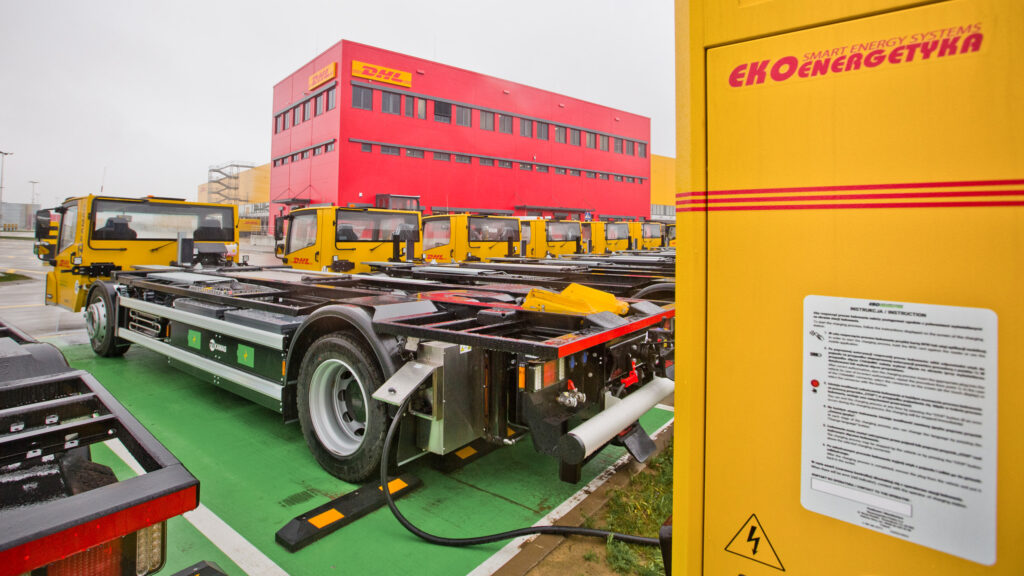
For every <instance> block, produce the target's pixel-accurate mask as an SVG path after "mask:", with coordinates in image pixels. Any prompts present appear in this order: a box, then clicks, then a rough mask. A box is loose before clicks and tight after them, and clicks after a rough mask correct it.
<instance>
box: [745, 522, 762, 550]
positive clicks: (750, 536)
mask: <svg viewBox="0 0 1024 576" xmlns="http://www.w3.org/2000/svg"><path fill="white" fill-rule="evenodd" d="M755 532H757V526H751V527H750V534H748V535H747V542H753V543H754V551H753V552H752V554H757V545H758V544H759V543H760V542H761V537H760V536H759V537H757V538H754V533H755Z"/></svg>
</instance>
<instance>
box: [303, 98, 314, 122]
mask: <svg viewBox="0 0 1024 576" xmlns="http://www.w3.org/2000/svg"><path fill="white" fill-rule="evenodd" d="M312 112H313V103H312V102H311V101H309V100H306V102H305V103H303V104H302V121H303V122H305V121H306V120H309V119H310V118H312V116H311V113H312Z"/></svg>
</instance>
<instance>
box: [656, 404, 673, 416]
mask: <svg viewBox="0 0 1024 576" xmlns="http://www.w3.org/2000/svg"><path fill="white" fill-rule="evenodd" d="M655 408H659V409H661V410H664V411H666V412H671V413H673V414H675V413H676V407H675V406H669V405H668V404H658V405H657V406H655Z"/></svg>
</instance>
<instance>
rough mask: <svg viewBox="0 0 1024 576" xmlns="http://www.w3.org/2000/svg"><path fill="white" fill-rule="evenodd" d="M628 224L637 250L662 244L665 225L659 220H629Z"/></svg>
mask: <svg viewBox="0 0 1024 576" xmlns="http://www.w3.org/2000/svg"><path fill="white" fill-rule="evenodd" d="M629 226H630V232H631V235H632V236H633V239H634V241H635V243H636V244H635V245H636V247H637V249H638V250H653V249H654V248H661V247H662V246H663V245H664V235H665V225H664V224H662V223H661V222H630V223H629Z"/></svg>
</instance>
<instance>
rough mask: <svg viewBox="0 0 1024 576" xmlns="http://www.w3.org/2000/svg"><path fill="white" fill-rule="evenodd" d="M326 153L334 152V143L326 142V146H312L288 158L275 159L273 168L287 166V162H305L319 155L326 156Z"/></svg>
mask: <svg viewBox="0 0 1024 576" xmlns="http://www.w3.org/2000/svg"><path fill="white" fill-rule="evenodd" d="M328 152H334V142H328V143H326V144H320V145H319V146H314V147H312V148H306V149H305V150H302V151H299V152H295V153H294V154H289V155H288V156H282V157H280V158H275V159H274V162H273V165H274V166H284V165H285V164H288V163H289V162H298V161H299V160H305V159H306V158H309V157H310V156H319V155H321V154H326V153H328Z"/></svg>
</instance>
